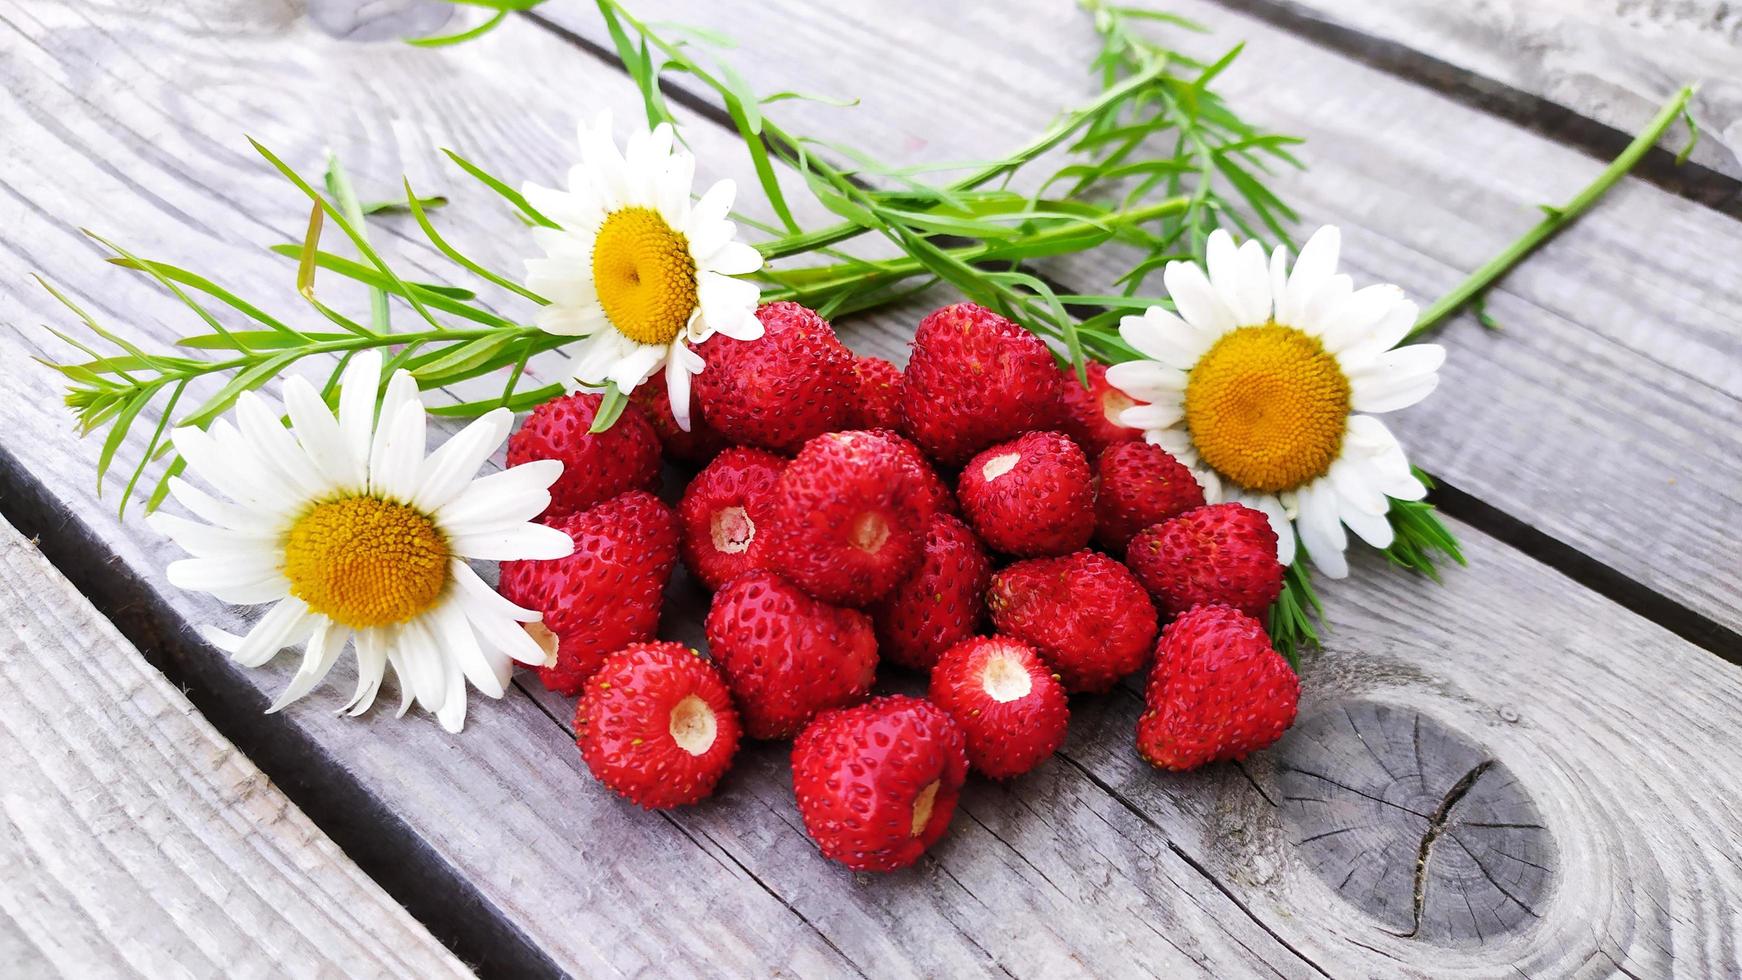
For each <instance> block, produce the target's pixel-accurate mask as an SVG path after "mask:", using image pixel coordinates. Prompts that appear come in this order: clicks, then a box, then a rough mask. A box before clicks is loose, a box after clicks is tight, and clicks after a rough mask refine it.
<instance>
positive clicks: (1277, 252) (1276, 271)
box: [1270, 245, 1293, 323]
mask: <svg viewBox="0 0 1742 980" xmlns="http://www.w3.org/2000/svg"><path fill="white" fill-rule="evenodd" d="M1270 302H1271V305H1272V307H1273V310H1272V313H1271V318H1272V319H1274V320H1275V321H1276V322H1277V323H1292V322H1293V320H1292V318H1291V317H1290V316H1289V313H1290V311H1291V309H1292V308H1291V307H1289V306H1288V249H1286V248H1283V247H1282V246H1281V245H1278V246H1276V248H1275V249H1273V250H1272V251H1271V253H1270Z"/></svg>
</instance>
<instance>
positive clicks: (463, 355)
mask: <svg viewBox="0 0 1742 980" xmlns="http://www.w3.org/2000/svg"><path fill="white" fill-rule="evenodd" d="M519 339H521V338H520V335H519V334H518V333H517V332H515V331H509V330H504V331H501V332H500V333H498V334H496V335H493V336H484V337H479V338H477V339H476V340H469V341H467V342H465V343H463V344H456V345H454V346H453V347H451V348H449V349H448V350H446V351H445V352H443V353H442V355H441V356H440V357H437V358H436V359H435V360H433V361H430V362H428V363H426V364H423V365H421V366H419V367H417V368H414V369H412V372H411V376H412V377H414V378H416V379H417V380H418V381H420V382H423V383H425V384H426V385H439V384H441V383H442V382H444V381H447V380H449V379H451V378H454V377H457V376H459V375H462V374H464V373H465V372H466V371H467V370H469V369H471V368H473V367H476V366H478V365H479V364H482V363H484V362H485V361H488V360H489V359H490V358H491V357H492V356H494V355H495V354H497V353H499V352H501V350H502V349H503V348H504V347H507V346H508V345H509V344H511V343H513V342H514V341H516V340H519Z"/></svg>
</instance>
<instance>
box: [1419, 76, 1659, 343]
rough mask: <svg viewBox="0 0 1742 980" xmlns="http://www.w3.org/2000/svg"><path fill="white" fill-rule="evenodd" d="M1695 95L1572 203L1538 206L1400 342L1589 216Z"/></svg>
mask: <svg viewBox="0 0 1742 980" xmlns="http://www.w3.org/2000/svg"><path fill="white" fill-rule="evenodd" d="M1693 95H1694V86H1692V85H1689V86H1687V87H1685V88H1683V89H1682V90H1681V91H1680V92H1677V93H1676V94H1675V96H1674V97H1673V98H1671V99H1670V100H1669V101H1668V102H1665V103H1664V104H1663V108H1661V109H1659V110H1658V111H1657V115H1656V116H1654V117H1653V118H1652V120H1651V122H1649V123H1647V124H1646V126H1645V128H1644V129H1643V130H1641V131H1640V133H1639V135H1638V136H1635V137H1634V138H1633V142H1631V143H1629V144H1627V148H1626V149H1624V150H1622V151H1621V155H1620V156H1617V157H1616V158H1615V159H1614V161H1613V162H1611V163H1610V164H1609V166H1607V167H1605V168H1603V172H1602V173H1600V174H1598V175H1597V179H1596V180H1593V181H1592V182H1591V183H1590V185H1589V186H1587V187H1586V188H1585V189H1584V190H1582V191H1580V192H1579V193H1578V194H1577V195H1576V196H1574V197H1573V199H1572V200H1570V201H1568V202H1567V203H1566V204H1564V205H1561V206H1560V207H1553V206H1550V205H1543V207H1542V210H1543V214H1544V217H1543V219H1542V220H1541V221H1539V222H1537V224H1536V226H1535V227H1534V228H1532V229H1530V230H1529V231H1527V232H1525V233H1524V235H1523V236H1522V237H1520V238H1519V239H1518V240H1517V241H1515V242H1513V243H1512V244H1511V245H1509V246H1507V248H1506V250H1505V251H1503V252H1501V253H1500V254H1499V255H1496V256H1494V257H1493V258H1492V259H1489V260H1488V262H1487V263H1485V264H1484V265H1483V266H1482V267H1481V268H1479V269H1477V270H1476V271H1475V272H1472V273H1470V275H1469V277H1468V278H1466V279H1465V280H1464V281H1463V282H1461V283H1459V284H1458V285H1457V286H1455V287H1454V288H1453V289H1452V291H1451V292H1449V293H1447V294H1445V295H1444V296H1442V297H1440V299H1439V301H1438V302H1436V303H1435V304H1434V305H1433V306H1430V307H1428V309H1427V312H1425V313H1423V314H1422V315H1421V319H1420V320H1418V321H1416V324H1415V329H1413V330H1411V331H1410V332H1409V335H1408V336H1407V337H1405V338H1404V340H1406V341H1407V340H1411V339H1414V338H1415V337H1418V336H1420V335H1422V334H1424V333H1426V332H1428V331H1429V330H1432V329H1433V328H1435V327H1437V326H1439V325H1440V323H1441V322H1442V321H1444V320H1445V319H1446V318H1448V317H1450V316H1451V315H1452V314H1454V313H1456V312H1458V311H1459V310H1461V309H1463V308H1464V306H1465V305H1466V304H1468V303H1470V302H1471V301H1473V300H1475V299H1477V298H1478V297H1480V296H1481V295H1482V294H1483V293H1484V292H1486V291H1487V290H1488V289H1489V287H1491V286H1493V285H1494V283H1495V282H1496V281H1497V280H1499V279H1500V278H1501V277H1502V276H1504V275H1506V274H1507V273H1508V272H1510V271H1512V268H1513V266H1516V265H1517V264H1518V263H1519V262H1522V261H1523V260H1524V258H1525V257H1526V256H1528V255H1529V254H1530V253H1531V252H1533V251H1535V250H1536V249H1537V248H1538V247H1539V246H1541V245H1542V244H1543V243H1544V242H1546V241H1548V240H1549V239H1550V238H1552V237H1554V236H1555V234H1556V233H1558V232H1559V231H1560V230H1561V229H1562V228H1565V227H1566V226H1567V225H1570V224H1572V223H1573V221H1574V220H1575V219H1577V218H1578V217H1579V215H1581V214H1583V213H1584V212H1585V211H1587V210H1589V209H1590V207H1591V205H1593V204H1595V203H1597V201H1598V200H1599V199H1600V198H1602V196H1603V195H1604V194H1606V193H1608V191H1609V189H1610V188H1611V187H1613V186H1615V184H1616V183H1617V182H1618V181H1620V179H1621V178H1622V177H1624V176H1626V175H1627V172H1628V171H1630V170H1632V169H1633V168H1634V166H1635V165H1637V164H1638V163H1639V161H1640V160H1641V159H1643V158H1644V156H1645V154H1646V153H1648V152H1650V150H1651V148H1652V147H1654V146H1656V145H1657V141H1658V139H1659V138H1661V137H1662V136H1663V134H1664V131H1665V130H1667V129H1669V127H1670V126H1671V125H1673V124H1674V123H1675V121H1676V119H1677V118H1679V117H1681V116H1682V115H1683V114H1684V113H1686V112H1687V106H1688V100H1690V99H1692V98H1693Z"/></svg>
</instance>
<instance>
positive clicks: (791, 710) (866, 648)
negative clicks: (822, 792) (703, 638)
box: [707, 572, 877, 738]
mask: <svg viewBox="0 0 1742 980" xmlns="http://www.w3.org/2000/svg"><path fill="white" fill-rule="evenodd" d="M707 633H708V650H709V652H710V653H711V654H712V655H713V658H714V663H716V664H718V665H719V668H720V672H721V673H722V674H724V675H725V677H726V684H727V686H729V687H730V688H731V689H732V696H733V697H734V698H735V699H736V700H737V703H738V710H739V712H740V714H741V715H742V717H743V719H744V730H745V731H746V732H748V733H749V735H750V737H751V738H790V737H792V736H793V735H795V734H797V733H798V731H799V730H800V729H802V728H803V727H804V725H805V723H806V722H808V721H810V720H811V718H812V717H813V716H815V715H816V713H817V712H819V711H822V710H825V709H827V708H838V707H841V706H842V705H848V704H854V703H856V702H859V701H862V700H864V698H865V695H866V694H868V693H870V691H871V682H872V680H874V679H875V677H876V673H877V638H876V637H875V636H874V635H873V634H872V632H871V620H870V619H869V618H868V617H866V615H865V614H864V613H862V612H859V611H857V610H854V609H837V608H836V607H834V606H831V605H828V604H827V603H823V602H819V601H818V600H816V599H813V598H811V597H810V596H808V595H805V594H804V593H803V592H801V591H799V589H798V588H797V587H795V586H793V585H792V584H791V583H789V582H787V581H785V580H783V579H781V578H780V576H778V575H774V574H772V573H769V572H751V573H750V574H748V575H745V576H744V577H743V578H739V579H735V580H733V581H732V582H730V583H729V584H727V585H726V587H725V588H723V589H721V590H720V591H718V592H716V593H714V603H713V606H712V607H711V608H709V610H708V620H707Z"/></svg>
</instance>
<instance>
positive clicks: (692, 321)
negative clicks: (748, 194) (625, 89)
mask: <svg viewBox="0 0 1742 980" xmlns="http://www.w3.org/2000/svg"><path fill="white" fill-rule="evenodd" d="M673 141H674V133H673V131H672V128H671V126H670V124H668V123H661V124H659V125H658V126H656V127H655V128H654V129H653V130H652V131H651V132H650V131H648V130H646V129H638V130H637V131H635V132H634V133H632V134H630V136H629V139H628V142H627V143H626V144H625V145H624V148H623V150H622V151H621V152H619V151H618V148H617V144H616V143H615V142H614V141H613V139H612V136H611V114H610V113H609V112H605V113H601V114H600V115H599V117H598V119H597V121H596V122H595V123H594V124H593V125H592V126H591V127H588V126H586V125H582V126H581V130H580V143H581V162H580V164H579V165H577V166H575V167H573V168H572V169H570V170H569V174H568V189H567V190H566V191H559V190H551V189H549V188H545V187H539V186H537V185H535V184H528V185H527V186H526V187H525V188H524V191H525V194H526V198H527V200H528V201H529V202H530V203H531V204H532V205H533V207H535V208H537V209H538V210H539V211H541V212H542V213H543V214H545V215H546V216H547V217H549V218H550V219H551V220H552V221H554V222H556V223H557V224H558V225H560V226H561V227H560V228H542V227H541V228H534V229H533V230H532V233H533V236H534V238H535V240H536V241H537V243H538V245H539V247H540V248H542V249H543V250H544V252H545V257H544V258H536V259H529V260H528V261H527V263H526V273H527V275H526V285H527V288H529V289H531V290H533V291H534V292H537V293H539V294H540V295H542V296H544V297H546V298H547V299H549V300H550V305H548V306H546V307H544V308H543V309H542V310H540V311H539V313H538V316H537V320H536V321H535V322H536V323H537V324H538V326H539V328H540V329H543V330H545V331H548V332H550V333H553V334H563V335H567V336H574V337H584V338H586V339H585V340H584V341H582V342H581V344H580V345H579V346H578V349H577V350H576V352H575V357H574V362H573V364H572V365H571V368H570V370H571V372H572V374H573V376H574V380H575V381H576V382H577V383H578V384H580V385H583V386H586V387H589V388H599V387H603V386H604V385H605V384H606V383H607V382H614V383H615V384H616V385H617V388H618V390H620V391H622V392H623V393H624V394H628V393H629V392H630V391H632V390H633V389H634V388H635V386H637V385H639V384H641V383H642V382H644V381H647V380H648V379H649V378H651V377H652V376H653V375H654V374H655V373H658V372H660V371H664V372H665V385H666V389H667V391H668V392H669V394H670V396H671V408H672V415H673V417H674V418H675V419H676V421H677V424H678V426H679V427H680V428H682V429H684V430H685V431H686V432H687V431H688V430H689V426H690V419H689V407H690V376H691V375H694V374H698V373H700V372H701V370H702V368H703V367H704V366H705V365H704V364H703V362H702V358H701V357H700V356H699V355H698V354H696V353H695V351H693V350H691V349H690V345H691V344H696V343H700V342H701V341H703V340H706V339H707V338H708V337H709V336H711V335H713V334H714V333H715V332H716V331H718V332H719V333H722V334H724V335H726V336H728V337H732V338H735V339H737V340H755V339H756V338H758V337H760V336H762V324H761V323H760V322H759V321H758V320H757V319H756V304H757V297H758V295H759V292H760V291H759V290H758V289H757V287H756V284H755V283H752V282H748V281H746V280H744V279H739V278H735V277H737V276H743V275H747V274H749V273H752V272H755V271H756V270H758V269H760V268H762V256H761V254H760V253H758V252H757V251H756V249H754V248H752V247H750V246H749V245H746V244H745V243H743V242H740V241H738V240H737V233H738V230H737V226H736V225H735V224H733V222H732V221H731V220H730V219H729V218H728V217H727V216H728V214H729V213H730V212H731V210H732V198H733V196H734V195H735V194H736V193H737V190H736V185H735V184H733V182H732V181H730V180H722V181H719V182H718V183H716V184H714V185H713V186H712V187H711V188H709V189H708V192H707V193H706V194H703V195H702V196H701V198H700V200H694V201H692V200H691V195H690V190H691V184H692V181H693V178H694V176H695V159H694V158H693V157H691V156H690V155H689V153H687V152H685V151H684V150H683V149H681V148H679V147H676V146H674V145H673Z"/></svg>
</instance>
